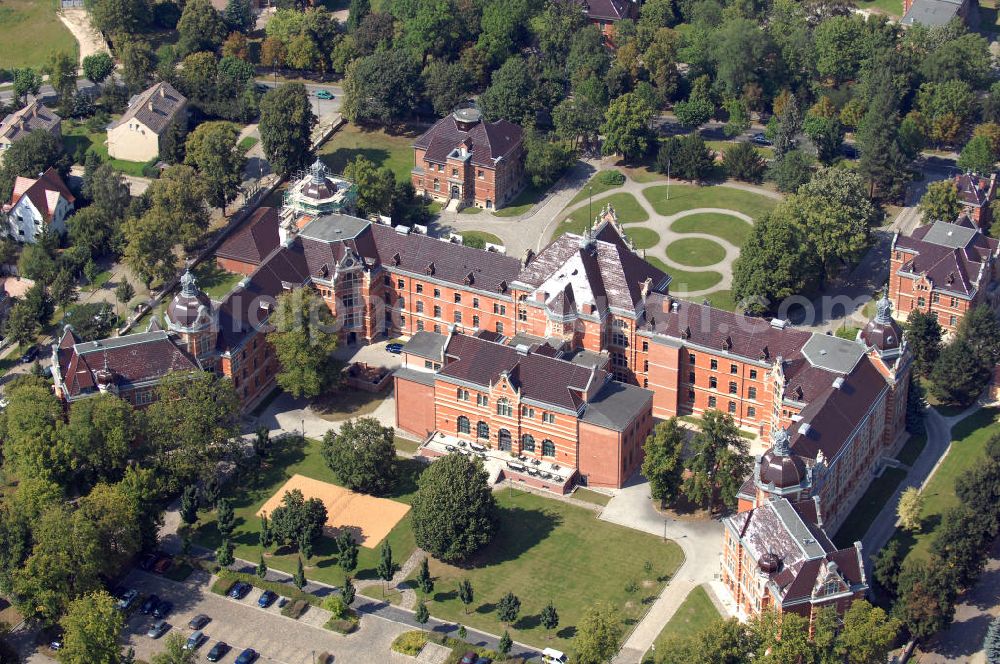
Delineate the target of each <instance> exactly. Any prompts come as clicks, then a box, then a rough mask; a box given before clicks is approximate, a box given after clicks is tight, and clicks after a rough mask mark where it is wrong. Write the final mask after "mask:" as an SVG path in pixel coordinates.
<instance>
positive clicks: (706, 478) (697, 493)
mask: <svg viewBox="0 0 1000 664" xmlns="http://www.w3.org/2000/svg"><path fill="white" fill-rule="evenodd" d="M692 449H693V450H694V456H693V457H692V459H691V461H690V463H689V466H690V470H691V475H690V476H689V477H688V478H687V479H686V480H685V481H684V484H683V486H682V491H683V492H684V495H685V496H687V497H688V499H689V500H691V501H692V502H694V503H698V504H701V505H705V506H707V507H710V508H711V507H714V506H715V503H716V500H719V501H721V502H722V503H723V504H725V505H727V506H730V507H732V506H734V505H735V503H736V494H737V492H738V491H739V488H740V485H741V484H742V482H743V478H745V477H746V476H747V474H748V473H749V472H750V467H751V457H750V448H749V445H748V443H747V441H746V439H745V438H743V437H742V436H740V432H739V428H738V427H737V426H736V423H735V422H734V421H733V418H732V416H730V415H728V414H727V413H723V412H721V411H718V410H709V411H707V412H706V413H705V414H704V416H703V417H702V421H701V431H699V432H698V434H697V435H695V437H694V439H693V440H692Z"/></svg>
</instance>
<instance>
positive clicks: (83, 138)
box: [60, 24, 146, 177]
mask: <svg viewBox="0 0 1000 664" xmlns="http://www.w3.org/2000/svg"><path fill="white" fill-rule="evenodd" d="M60 25H61V24H60ZM62 135H63V146H64V148H65V149H66V153H67V154H70V155H73V154H76V152H77V150H79V149H80V148H82V149H83V150H84V151H85V152H93V153H95V154H97V156H99V157H100V158H101V161H103V162H104V163H107V164H111V165H112V166H114V167H115V168H117V169H118V170H120V171H121V172H122V173H125V174H126V175H135V176H139V177H141V176H142V169H143V168H144V167H145V166H146V164H145V162H141V161H125V160H124V159H112V158H111V157H109V156H108V134H107V132H106V131H103V130H102V131H95V132H91V131H88V130H87V127H86V126H85V125H84V124H83V123H80V122H76V121H75V120H64V121H63V123H62Z"/></svg>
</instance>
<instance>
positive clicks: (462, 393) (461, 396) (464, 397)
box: [456, 387, 469, 401]
mask: <svg viewBox="0 0 1000 664" xmlns="http://www.w3.org/2000/svg"><path fill="white" fill-rule="evenodd" d="M456 396H457V397H458V400H459V401H468V400H469V391H468V390H466V389H464V388H461V387H460V388H458V394H457V395H456Z"/></svg>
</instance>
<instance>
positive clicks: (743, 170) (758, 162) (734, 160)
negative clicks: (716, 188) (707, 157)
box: [722, 141, 787, 184]
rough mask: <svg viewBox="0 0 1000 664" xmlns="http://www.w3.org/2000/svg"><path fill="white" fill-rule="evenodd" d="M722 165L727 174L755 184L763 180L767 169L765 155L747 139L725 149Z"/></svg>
mask: <svg viewBox="0 0 1000 664" xmlns="http://www.w3.org/2000/svg"><path fill="white" fill-rule="evenodd" d="M786 156H787V155H786ZM722 165H723V166H724V167H725V169H726V174H727V175H728V176H729V177H731V178H733V179H734V180H742V181H743V182H752V183H754V184H759V183H760V182H762V181H763V180H764V173H765V172H766V171H767V162H766V161H765V160H764V157H763V155H761V153H760V151H758V150H757V148H755V147H754V146H753V145H752V144H750V143H749V142H747V141H741V142H739V143H734V144H733V145H731V146H729V147H727V148H726V149H725V150H723V158H722Z"/></svg>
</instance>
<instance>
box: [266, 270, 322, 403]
mask: <svg viewBox="0 0 1000 664" xmlns="http://www.w3.org/2000/svg"><path fill="white" fill-rule="evenodd" d="M267 322H268V325H269V326H270V327H271V329H272V331H270V332H268V333H267V341H268V343H270V344H271V345H272V347H273V348H274V353H275V356H276V357H277V358H278V362H279V363H280V364H281V369H280V370H279V372H278V375H277V381H278V385H280V386H281V388H282V389H284V390H285V391H286V392H288V393H289V394H291V395H293V396H294V397H296V398H299V397H303V396H305V397H310V398H311V397H315V396H318V395H320V394H322V393H323V391H324V390H325V389H326V388H327V387H329V385H330V384H331V381H332V380H333V379H334V375H333V372H334V370H335V366H336V365H335V364H334V361H333V358H332V356H331V355H332V353H333V351H334V350H335V349H336V348H337V326H336V321H335V320H334V318H333V314H332V313H330V308H329V307H328V306H327V304H326V303H325V302H324V301H323V298H322V297H320V295H319V294H318V293H317V292H316V291H315V290H313V289H312V288H308V287H306V288H298V289H295V290H291V291H288V292H286V293H283V294H282V295H280V296H278V299H277V301H276V302H275V305H274V311H273V312H272V313H271V315H270V316H269V317H268V320H267Z"/></svg>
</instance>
